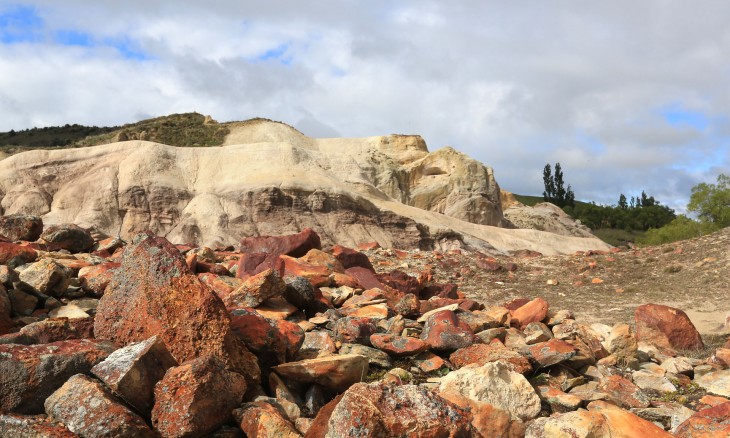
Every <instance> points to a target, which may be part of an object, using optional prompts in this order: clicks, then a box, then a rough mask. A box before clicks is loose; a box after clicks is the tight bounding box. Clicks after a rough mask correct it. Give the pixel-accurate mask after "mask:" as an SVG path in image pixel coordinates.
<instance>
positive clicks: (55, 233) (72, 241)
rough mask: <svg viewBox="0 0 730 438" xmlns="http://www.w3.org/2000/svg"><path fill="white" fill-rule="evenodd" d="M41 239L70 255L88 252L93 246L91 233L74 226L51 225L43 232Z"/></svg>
mask: <svg viewBox="0 0 730 438" xmlns="http://www.w3.org/2000/svg"><path fill="white" fill-rule="evenodd" d="M41 239H43V241H45V242H46V243H50V244H53V245H54V246H56V247H58V248H62V249H65V250H68V251H70V252H72V253H76V252H84V251H88V250H89V249H91V247H92V246H94V238H93V237H92V236H91V233H89V232H88V231H87V230H85V229H83V228H81V227H79V226H78V225H74V224H60V225H51V226H50V227H48V228H46V229H45V230H44V231H43V233H42V234H41Z"/></svg>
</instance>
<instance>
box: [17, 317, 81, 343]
mask: <svg viewBox="0 0 730 438" xmlns="http://www.w3.org/2000/svg"><path fill="white" fill-rule="evenodd" d="M19 333H20V334H21V335H23V337H24V341H25V342H23V343H25V344H26V345H31V344H49V343H51V342H58V341H67V340H69V339H90V338H93V337H94V318H91V317H88V318H74V319H69V318H48V319H44V320H41V321H38V322H34V323H31V324H28V325H26V326H24V327H23V328H21V329H20V331H19Z"/></svg>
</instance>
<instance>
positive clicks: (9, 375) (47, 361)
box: [0, 339, 116, 414]
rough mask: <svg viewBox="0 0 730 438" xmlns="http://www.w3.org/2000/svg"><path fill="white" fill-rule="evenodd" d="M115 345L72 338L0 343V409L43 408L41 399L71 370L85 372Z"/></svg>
mask: <svg viewBox="0 0 730 438" xmlns="http://www.w3.org/2000/svg"><path fill="white" fill-rule="evenodd" d="M115 349H116V347H115V346H114V345H113V344H111V343H109V342H104V341H96V340H90V339H74V340H69V341H60V342H53V343H50V344H43V345H30V346H26V345H17V344H5V345H0V410H3V411H5V412H19V413H23V414H38V413H41V412H43V400H45V399H46V398H47V397H48V396H49V395H51V393H53V391H55V390H57V389H58V388H60V387H61V385H63V384H64V382H66V380H68V378H69V377H71V376H73V375H74V374H79V373H82V374H85V373H88V372H89V371H90V370H91V368H92V367H93V366H94V365H96V364H97V363H99V362H101V361H102V360H104V359H105V358H106V357H107V356H108V355H109V354H110V353H111V352H113V351H114V350H115Z"/></svg>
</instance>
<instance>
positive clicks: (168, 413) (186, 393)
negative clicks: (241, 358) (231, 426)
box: [152, 356, 246, 437]
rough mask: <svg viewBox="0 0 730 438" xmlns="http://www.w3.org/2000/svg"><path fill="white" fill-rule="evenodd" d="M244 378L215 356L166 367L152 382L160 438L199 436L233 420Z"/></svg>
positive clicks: (154, 414) (154, 423)
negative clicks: (163, 373) (161, 376)
mask: <svg viewBox="0 0 730 438" xmlns="http://www.w3.org/2000/svg"><path fill="white" fill-rule="evenodd" d="M245 392H246V380H245V379H244V378H243V376H241V375H240V374H238V373H235V372H232V371H227V370H226V369H225V365H224V364H223V362H221V361H220V360H219V359H218V358H215V357H212V356H208V357H201V358H197V359H193V360H191V361H189V362H186V363H184V364H182V365H180V366H178V367H173V368H170V369H168V370H167V372H166V373H165V377H163V378H162V380H160V381H159V382H158V383H157V385H155V406H154V408H153V409H152V425H153V426H154V428H155V430H156V431H157V432H158V433H159V434H160V435H162V436H163V437H186V436H201V435H204V434H207V433H211V432H214V431H215V430H217V429H218V428H219V427H221V426H222V425H223V424H225V423H226V422H228V421H230V420H231V419H232V416H231V412H232V411H233V409H235V408H236V407H237V406H238V405H239V404H240V403H241V400H243V395H244V394H245Z"/></svg>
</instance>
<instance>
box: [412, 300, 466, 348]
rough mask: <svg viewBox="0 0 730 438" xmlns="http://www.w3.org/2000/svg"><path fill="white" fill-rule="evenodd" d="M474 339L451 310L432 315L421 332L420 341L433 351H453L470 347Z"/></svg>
mask: <svg viewBox="0 0 730 438" xmlns="http://www.w3.org/2000/svg"><path fill="white" fill-rule="evenodd" d="M475 339H476V338H475V336H474V334H473V333H472V331H471V329H470V328H469V326H468V325H466V324H461V323H460V322H459V318H458V316H457V315H456V314H455V313H454V312H453V311H451V310H442V311H439V312H436V313H434V314H432V315H431V316H430V317H429V318H428V320H427V321H426V324H424V326H423V332H421V340H422V341H424V342H426V343H427V344H429V345H430V346H431V349H433V350H434V351H444V352H451V351H455V350H458V349H459V348H464V347H468V346H470V345H471V344H473V343H474V340H475Z"/></svg>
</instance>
